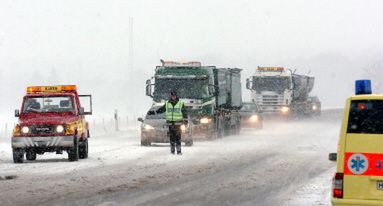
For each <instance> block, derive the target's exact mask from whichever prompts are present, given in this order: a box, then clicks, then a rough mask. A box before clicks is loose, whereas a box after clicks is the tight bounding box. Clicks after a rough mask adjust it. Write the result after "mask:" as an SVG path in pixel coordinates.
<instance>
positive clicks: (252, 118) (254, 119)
mask: <svg viewBox="0 0 383 206" xmlns="http://www.w3.org/2000/svg"><path fill="white" fill-rule="evenodd" d="M258 120H259V117H258V115H251V117H250V122H258Z"/></svg>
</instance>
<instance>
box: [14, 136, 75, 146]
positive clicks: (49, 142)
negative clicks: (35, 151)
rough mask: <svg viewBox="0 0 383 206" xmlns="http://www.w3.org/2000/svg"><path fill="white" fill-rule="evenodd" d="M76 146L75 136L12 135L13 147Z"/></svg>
mask: <svg viewBox="0 0 383 206" xmlns="http://www.w3.org/2000/svg"><path fill="white" fill-rule="evenodd" d="M73 146H74V136H48V137H12V148H39V147H54V148H57V147H63V148H70V147H73Z"/></svg>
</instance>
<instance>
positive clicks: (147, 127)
mask: <svg viewBox="0 0 383 206" xmlns="http://www.w3.org/2000/svg"><path fill="white" fill-rule="evenodd" d="M144 129H145V130H152V129H154V127H152V126H151V125H148V124H145V126H144Z"/></svg>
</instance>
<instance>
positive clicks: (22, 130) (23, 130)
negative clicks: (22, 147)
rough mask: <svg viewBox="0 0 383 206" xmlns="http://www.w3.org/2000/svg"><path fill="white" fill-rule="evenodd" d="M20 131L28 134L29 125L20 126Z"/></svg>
mask: <svg viewBox="0 0 383 206" xmlns="http://www.w3.org/2000/svg"><path fill="white" fill-rule="evenodd" d="M21 133H23V134H28V133H29V127H27V126H24V127H22V128H21Z"/></svg>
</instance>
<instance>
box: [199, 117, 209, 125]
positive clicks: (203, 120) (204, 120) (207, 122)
mask: <svg viewBox="0 0 383 206" xmlns="http://www.w3.org/2000/svg"><path fill="white" fill-rule="evenodd" d="M199 122H200V123H201V124H209V122H210V119H209V118H207V117H204V118H202V119H200V120H199Z"/></svg>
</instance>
